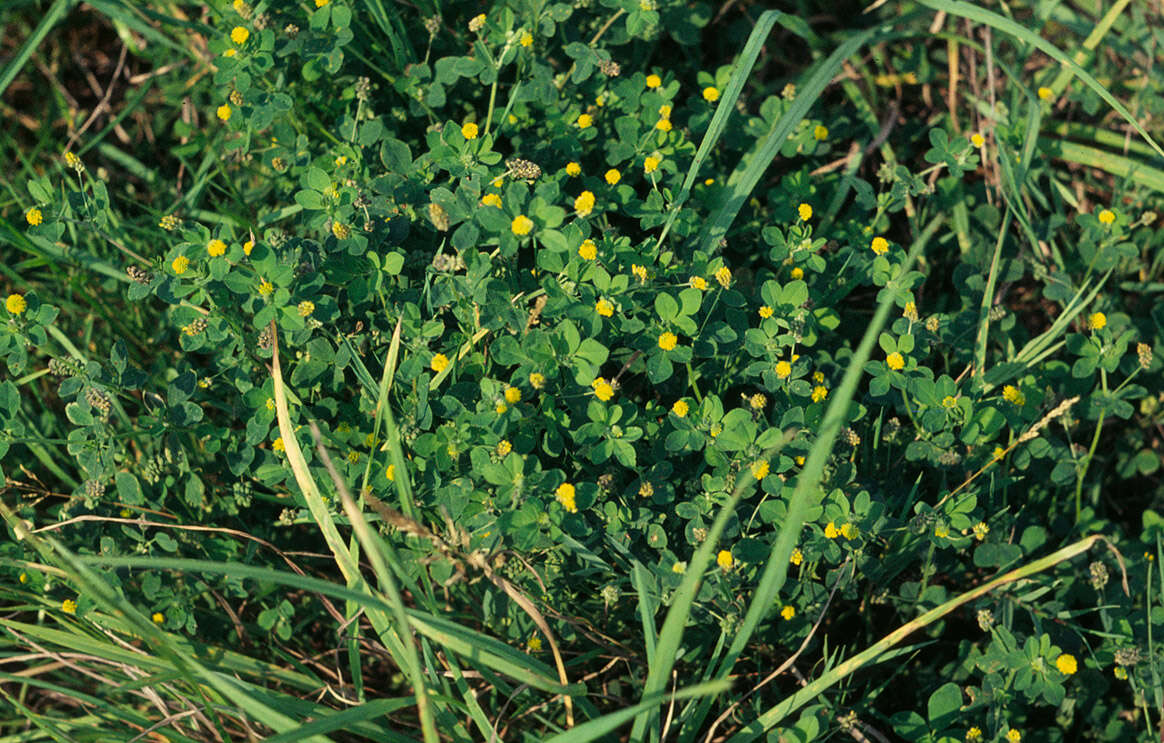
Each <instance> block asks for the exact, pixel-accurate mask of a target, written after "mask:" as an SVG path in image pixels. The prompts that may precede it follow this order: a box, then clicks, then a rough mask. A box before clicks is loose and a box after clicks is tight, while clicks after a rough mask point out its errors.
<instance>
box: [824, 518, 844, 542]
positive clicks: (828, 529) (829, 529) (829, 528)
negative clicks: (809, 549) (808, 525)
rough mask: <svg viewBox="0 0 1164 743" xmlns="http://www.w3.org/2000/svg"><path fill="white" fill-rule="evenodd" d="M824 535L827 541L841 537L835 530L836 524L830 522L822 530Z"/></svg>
mask: <svg viewBox="0 0 1164 743" xmlns="http://www.w3.org/2000/svg"><path fill="white" fill-rule="evenodd" d="M824 535H825V537H826V538H827V539H836V538H837V537H839V536H841V532H840V531H839V530H838V529H837V525H836V522H833V521H830V522H829V523H828V524H827V525H826V526H825V530H824Z"/></svg>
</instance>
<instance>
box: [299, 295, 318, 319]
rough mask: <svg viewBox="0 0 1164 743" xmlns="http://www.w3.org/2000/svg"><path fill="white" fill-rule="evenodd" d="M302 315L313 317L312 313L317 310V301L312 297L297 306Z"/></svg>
mask: <svg viewBox="0 0 1164 743" xmlns="http://www.w3.org/2000/svg"><path fill="white" fill-rule="evenodd" d="M297 309H298V310H299V316H300V317H311V313H312V312H315V302H312V301H311V300H310V299H305V300H303V301H302V302H300V303H299V306H298V307H297Z"/></svg>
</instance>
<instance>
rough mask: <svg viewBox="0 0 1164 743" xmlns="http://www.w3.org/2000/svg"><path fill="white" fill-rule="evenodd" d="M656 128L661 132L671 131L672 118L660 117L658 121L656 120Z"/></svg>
mask: <svg viewBox="0 0 1164 743" xmlns="http://www.w3.org/2000/svg"><path fill="white" fill-rule="evenodd" d="M655 128H656V129H658V130H659V131H661V132H669V131H671V120H670V119H659V120H658V121H656V122H655Z"/></svg>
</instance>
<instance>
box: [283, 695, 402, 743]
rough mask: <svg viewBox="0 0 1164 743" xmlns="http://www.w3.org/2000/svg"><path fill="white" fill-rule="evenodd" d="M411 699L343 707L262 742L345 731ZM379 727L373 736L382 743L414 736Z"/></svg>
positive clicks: (397, 742)
mask: <svg viewBox="0 0 1164 743" xmlns="http://www.w3.org/2000/svg"><path fill="white" fill-rule="evenodd" d="M415 703H416V700H415V699H413V698H412V697H404V698H403V699H374V700H372V701H370V702H365V703H364V704H361V705H359V706H357V707H352V708H350V709H345V710H343V711H342V712H336V713H335V714H332V715H328V716H327V717H322V718H319V719H316V720H312V721H311V722H308V723H304V724H303V725H301V726H300V727H299V728H298V729H296V730H288V731H287V732H285V733H279V734H278V735H272V736H271V737H270V738H266V739H265V741H266V743H299V741H303V740H307V739H308V738H310V737H311V736H313V735H321V734H326V733H336V732H341V731H349V730H351V729H352V727H353V726H354V725H356V724H357V723H361V722H369V721H371V720H375V719H376V718H378V717H383V716H385V715H389V714H391V713H393V712H396V711H398V710H401V709H405V708H407V707H411V706H413V705H414V704H415ZM380 730H381V731H382V736H383V737H377V738H376V740H382V741H385V743H412V741H414V740H415V739H414V738H410V737H408V736H407V735H402V734H400V733H399V732H396V731H395V730H393V729H389V728H384V727H380Z"/></svg>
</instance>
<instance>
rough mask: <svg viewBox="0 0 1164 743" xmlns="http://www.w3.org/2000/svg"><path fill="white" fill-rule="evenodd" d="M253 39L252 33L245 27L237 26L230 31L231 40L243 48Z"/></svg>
mask: <svg viewBox="0 0 1164 743" xmlns="http://www.w3.org/2000/svg"><path fill="white" fill-rule="evenodd" d="M249 38H251V32H250V31H248V30H247V29H246V27H245V26H235V27H234V28H233V29H231V31H230V40H231V41H233V42H234V43H236V44H238V45H239V46H242V45H243V44H245V43H247V39H249Z"/></svg>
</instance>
